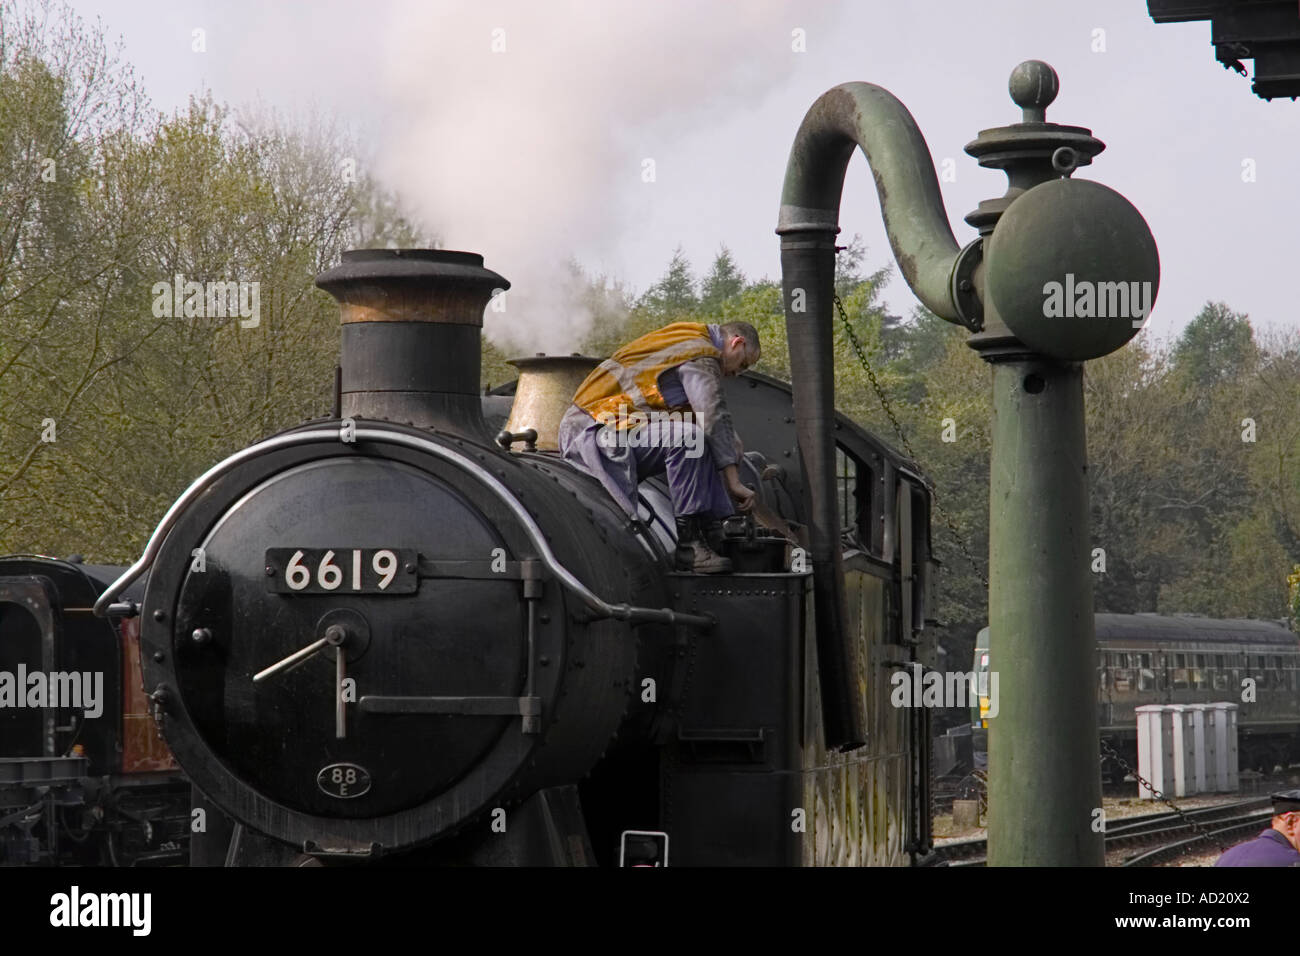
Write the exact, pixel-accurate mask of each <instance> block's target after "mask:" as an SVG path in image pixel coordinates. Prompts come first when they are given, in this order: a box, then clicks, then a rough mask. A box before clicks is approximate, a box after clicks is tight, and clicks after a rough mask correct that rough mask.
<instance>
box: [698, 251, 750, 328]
mask: <svg viewBox="0 0 1300 956" xmlns="http://www.w3.org/2000/svg"><path fill="white" fill-rule="evenodd" d="M744 288H745V276H744V274H742V273H741V271H740V269H738V268H737V267H736V263H735V260H734V259H732V257H731V250H730V249H728V248H727V247H726V246H722V247H721V248H720V249H719V250H718V254H717V255H716V256H715V257H714V259H713V266H712V267H711V268H710V269H709V273H708V275H706V276H705V277H704V279H703V281H702V282H701V283H700V308H701V309H702V310H703V311H704V312H706V313H710V314H713V313H717V312H718V311H719V310H721V308H722V303H723V302H725V301H726V300H727V299H730V298H731V297H732V296H735V295H739V294H740V293H741V291H742V290H743V289H744Z"/></svg>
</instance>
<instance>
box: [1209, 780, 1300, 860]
mask: <svg viewBox="0 0 1300 956" xmlns="http://www.w3.org/2000/svg"><path fill="white" fill-rule="evenodd" d="M1214 865H1215V866H1300V790H1283V791H1281V792H1280V793H1275V794H1273V825H1272V827H1270V828H1269V829H1267V830H1263V831H1261V832H1260V834H1259V835H1258V836H1257V837H1255V838H1254V839H1253V840H1247V841H1246V842H1245V843H1238V844H1237V845H1236V846H1234V847H1232V849H1230V850H1228V852H1226V853H1224V854H1223V856H1221V857H1219V859H1218V862H1216V863H1215V864H1214Z"/></svg>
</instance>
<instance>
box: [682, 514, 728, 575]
mask: <svg viewBox="0 0 1300 956" xmlns="http://www.w3.org/2000/svg"><path fill="white" fill-rule="evenodd" d="M700 520H701V519H700V518H699V516H698V515H685V516H679V517H678V518H677V552H676V554H675V555H674V563H675V565H676V567H677V570H678V571H694V572H695V573H696V574H718V573H720V572H723V571H730V570H731V560H730V559H729V558H724V557H723V556H722V555H720V554H718V553H717V552H716V551H714V550H713V549H712V548H710V547H709V545H708V542H706V541H705V540H704V538H703V534H702V532H701V529H700Z"/></svg>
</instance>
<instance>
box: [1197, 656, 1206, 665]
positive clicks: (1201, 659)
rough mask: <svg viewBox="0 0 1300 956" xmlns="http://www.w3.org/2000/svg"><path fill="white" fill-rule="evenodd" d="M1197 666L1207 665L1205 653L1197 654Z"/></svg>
mask: <svg viewBox="0 0 1300 956" xmlns="http://www.w3.org/2000/svg"><path fill="white" fill-rule="evenodd" d="M1196 666H1197V667H1204V666H1205V655H1204V654H1197V655H1196Z"/></svg>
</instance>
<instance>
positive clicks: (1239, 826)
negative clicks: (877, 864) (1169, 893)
mask: <svg viewBox="0 0 1300 956" xmlns="http://www.w3.org/2000/svg"><path fill="white" fill-rule="evenodd" d="M1268 807H1269V799H1268V797H1251V798H1250V799H1247V800H1237V801H1234V802H1233V803H1221V804H1219V805H1217V806H1213V807H1201V808H1200V809H1197V810H1184V811H1183V813H1182V816H1183V817H1187V818H1188V819H1189V820H1191V821H1193V822H1195V823H1196V824H1198V825H1200V826H1206V825H1207V824H1212V823H1217V824H1220V826H1218V827H1214V828H1210V827H1208V826H1207V827H1206V832H1205V833H1202V834H1198V833H1195V832H1194V831H1193V830H1192V828H1191V827H1190V826H1189V825H1188V824H1187V823H1186V822H1184V821H1183V820H1182V818H1181V817H1180V815H1179V814H1177V813H1175V812H1173V811H1161V812H1159V813H1147V814H1143V815H1141V816H1135V817H1122V818H1120V819H1119V820H1116V821H1115V822H1114V823H1113V824H1110V825H1109V826H1107V828H1106V853H1107V855H1110V854H1112V853H1115V852H1117V851H1121V850H1127V849H1133V848H1140V847H1142V846H1146V845H1149V844H1153V843H1154V844H1156V846H1155V847H1154V848H1153V849H1151V850H1149V851H1146V852H1144V853H1140V854H1138V855H1137V856H1135V857H1132V858H1130V859H1128V860H1125V861H1124V863H1122V864H1121V865H1122V866H1151V865H1153V864H1154V863H1156V862H1159V861H1161V860H1164V859H1172V858H1173V857H1176V856H1180V855H1182V854H1183V853H1186V852H1187V851H1188V850H1189V849H1192V848H1193V847H1195V846H1197V845H1203V844H1205V843H1207V842H1208V841H1211V840H1214V839H1236V836H1235V835H1237V834H1239V833H1241V832H1245V831H1248V830H1249V829H1250V828H1251V827H1252V826H1258V825H1259V823H1260V821H1261V820H1267V819H1269V817H1270V815H1271V813H1272V811H1271V810H1270V809H1268ZM1189 833H1190V834H1191V836H1190V837H1189V836H1188V834H1189ZM934 852H935V854H936V855H937V856H938V858H939V860H941V861H943V862H944V863H946V864H947V865H948V866H984V865H985V862H986V860H987V855H988V839H987V838H986V837H977V838H975V839H971V840H955V841H953V842H952V843H945V844H943V845H942V846H938V847H935V850H934ZM1143 860H1145V861H1146V862H1140V861H1143Z"/></svg>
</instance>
